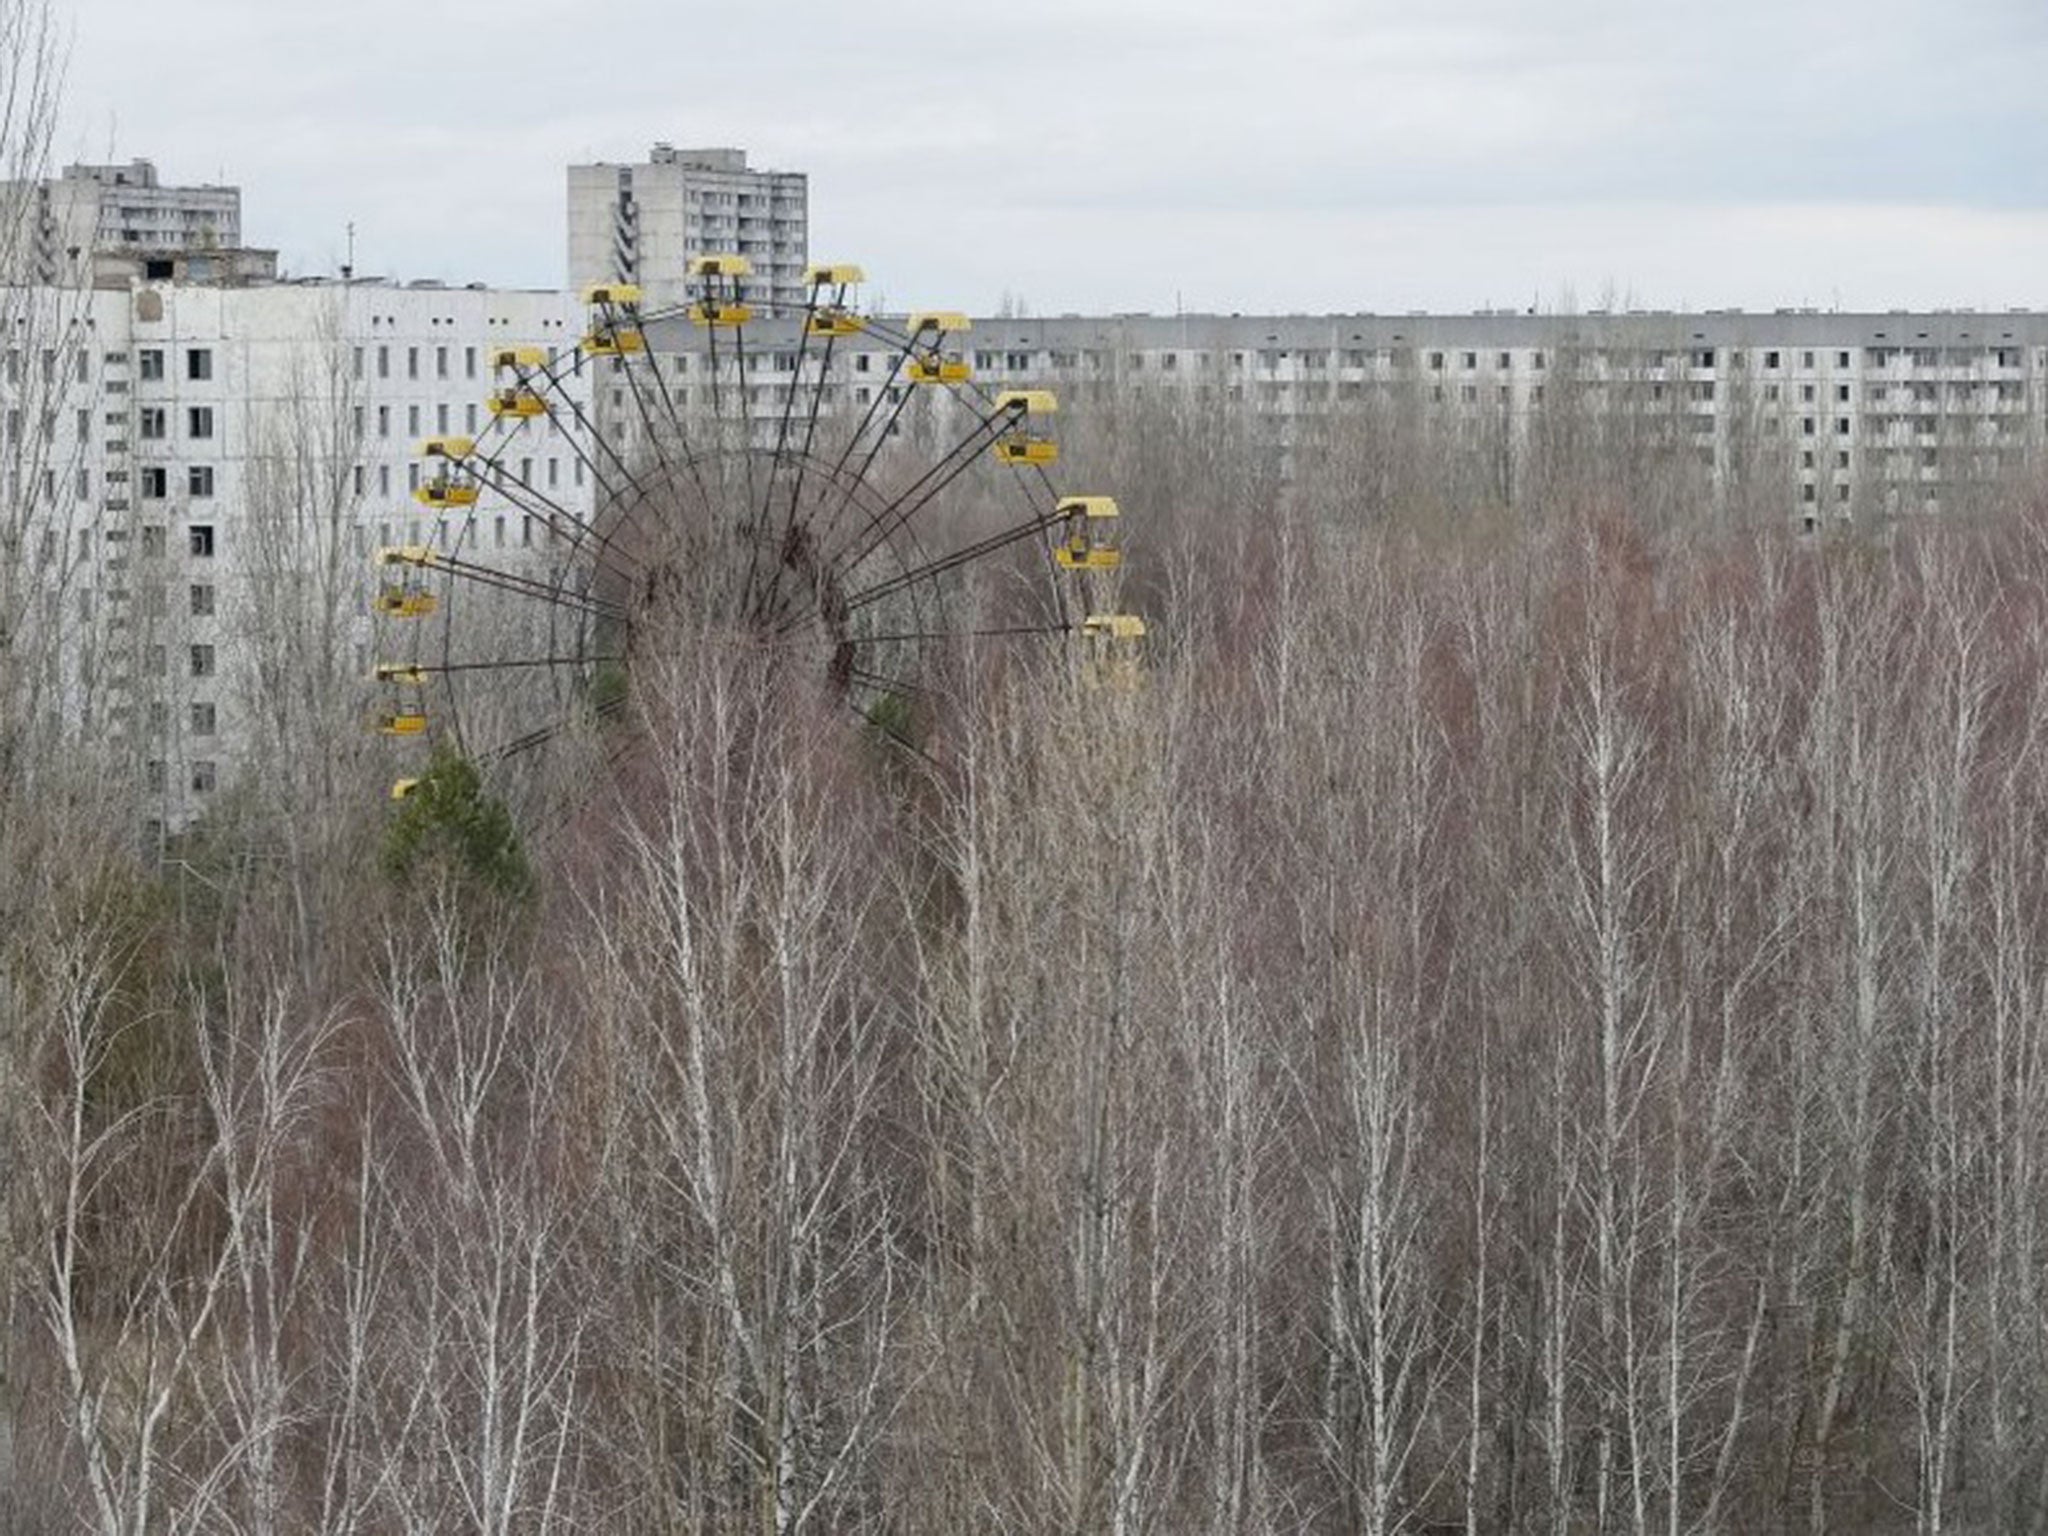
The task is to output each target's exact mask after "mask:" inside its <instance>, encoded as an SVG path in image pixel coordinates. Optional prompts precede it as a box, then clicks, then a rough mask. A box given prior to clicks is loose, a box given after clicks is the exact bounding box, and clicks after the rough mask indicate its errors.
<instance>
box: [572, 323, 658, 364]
mask: <svg viewBox="0 0 2048 1536" xmlns="http://www.w3.org/2000/svg"><path fill="white" fill-rule="evenodd" d="M581 345H582V348H583V355H584V356H585V357H627V356H631V355H633V354H635V353H639V352H645V351H646V350H647V338H646V337H645V336H644V335H642V334H641V333H640V332H639V331H636V330H634V329H633V328H632V327H631V326H627V325H604V324H598V325H593V326H592V327H591V328H590V330H589V332H588V333H587V334H586V335H585V336H584V338H583V341H582V343H581Z"/></svg>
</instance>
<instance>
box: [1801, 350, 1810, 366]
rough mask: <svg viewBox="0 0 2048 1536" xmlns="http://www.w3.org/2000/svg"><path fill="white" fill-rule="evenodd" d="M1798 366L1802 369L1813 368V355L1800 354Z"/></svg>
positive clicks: (1808, 353) (1807, 353)
mask: <svg viewBox="0 0 2048 1536" xmlns="http://www.w3.org/2000/svg"><path fill="white" fill-rule="evenodd" d="M1799 366H1800V367H1802V368H1811V367H1812V366H1813V354H1812V353H1811V352H1802V353H1800V354H1799Z"/></svg>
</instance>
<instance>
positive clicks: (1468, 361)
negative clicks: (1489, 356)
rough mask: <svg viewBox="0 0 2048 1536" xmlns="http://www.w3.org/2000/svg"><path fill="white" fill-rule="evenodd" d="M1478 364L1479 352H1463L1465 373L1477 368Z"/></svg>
mask: <svg viewBox="0 0 2048 1536" xmlns="http://www.w3.org/2000/svg"><path fill="white" fill-rule="evenodd" d="M1478 366H1479V354H1478V353H1477V352H1467V353H1466V354H1465V371H1466V372H1467V373H1470V372H1471V371H1472V370H1473V369H1475V368H1477V367H1478Z"/></svg>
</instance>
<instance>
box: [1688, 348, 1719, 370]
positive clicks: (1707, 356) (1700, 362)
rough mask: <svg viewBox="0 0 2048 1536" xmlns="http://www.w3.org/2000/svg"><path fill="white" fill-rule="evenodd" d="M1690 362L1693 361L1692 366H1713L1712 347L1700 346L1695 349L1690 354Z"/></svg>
mask: <svg viewBox="0 0 2048 1536" xmlns="http://www.w3.org/2000/svg"><path fill="white" fill-rule="evenodd" d="M1692 363H1693V366H1694V367H1695V368H1711V367H1713V366H1714V349H1713V348H1712V347H1703V348H1701V349H1700V350H1699V351H1697V352H1695V353H1693V355H1692Z"/></svg>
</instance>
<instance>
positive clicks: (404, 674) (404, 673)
mask: <svg viewBox="0 0 2048 1536" xmlns="http://www.w3.org/2000/svg"><path fill="white" fill-rule="evenodd" d="M370 675H371V676H372V677H373V678H374V679H375V680H376V681H378V682H380V683H411V684H412V685H413V686H414V687H415V688H424V687H425V686H426V683H427V669H426V668H425V667H423V666H420V665H419V664H418V663H416V662H407V661H380V662H378V663H377V666H376V670H375V671H373V672H372V673H371V674H370Z"/></svg>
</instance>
